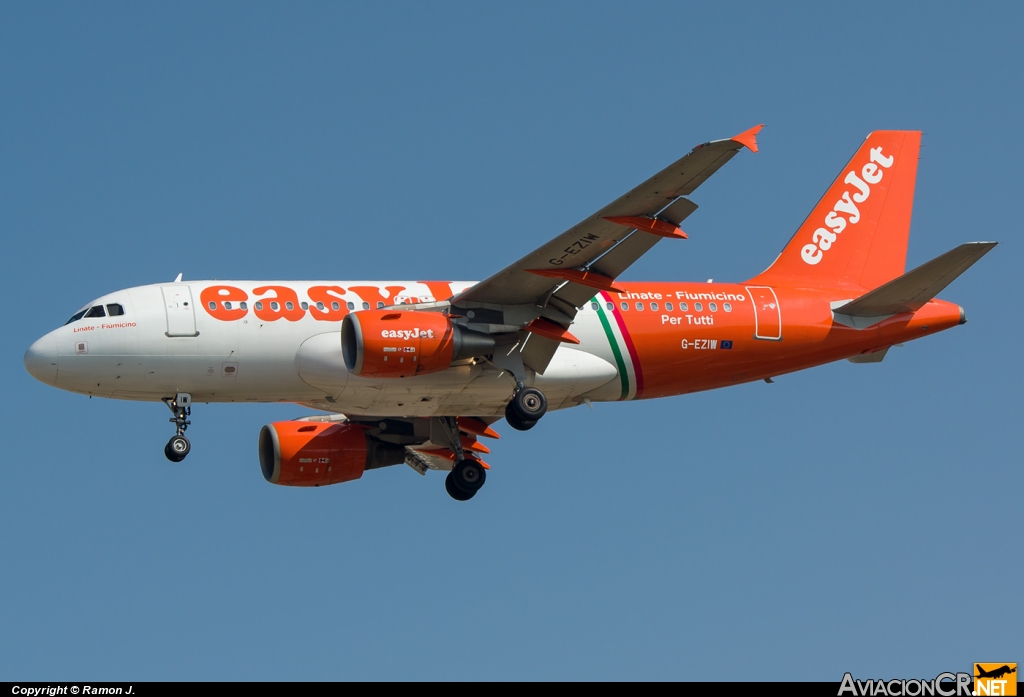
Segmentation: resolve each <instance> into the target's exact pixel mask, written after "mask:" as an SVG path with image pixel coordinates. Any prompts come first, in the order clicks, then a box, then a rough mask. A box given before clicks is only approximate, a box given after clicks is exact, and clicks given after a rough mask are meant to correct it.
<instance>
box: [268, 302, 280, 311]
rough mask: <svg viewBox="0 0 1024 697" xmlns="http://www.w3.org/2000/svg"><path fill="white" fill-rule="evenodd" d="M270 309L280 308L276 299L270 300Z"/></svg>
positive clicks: (276, 309)
mask: <svg viewBox="0 0 1024 697" xmlns="http://www.w3.org/2000/svg"><path fill="white" fill-rule="evenodd" d="M270 309H271V310H273V311H274V312H277V311H278V310H279V309H281V305H280V304H278V302H277V301H276V300H271V301H270Z"/></svg>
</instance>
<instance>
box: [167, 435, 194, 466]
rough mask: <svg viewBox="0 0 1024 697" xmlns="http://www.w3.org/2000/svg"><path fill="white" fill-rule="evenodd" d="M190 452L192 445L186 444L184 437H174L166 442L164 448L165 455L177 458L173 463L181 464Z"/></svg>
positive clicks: (186, 440)
mask: <svg viewBox="0 0 1024 697" xmlns="http://www.w3.org/2000/svg"><path fill="white" fill-rule="evenodd" d="M191 450H192V444H191V443H189V442H188V438H186V437H185V436H174V437H173V438H171V439H170V440H169V441H167V446H166V448H164V452H165V453H173V454H174V457H175V458H177V459H176V460H174V462H181V461H182V460H184V459H185V457H186V456H187V455H188V454H189V451H191Z"/></svg>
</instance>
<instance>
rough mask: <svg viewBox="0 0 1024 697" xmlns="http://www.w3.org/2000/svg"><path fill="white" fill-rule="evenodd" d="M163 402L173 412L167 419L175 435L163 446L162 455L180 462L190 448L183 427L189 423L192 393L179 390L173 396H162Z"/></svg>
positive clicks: (172, 460) (190, 445) (186, 426)
mask: <svg viewBox="0 0 1024 697" xmlns="http://www.w3.org/2000/svg"><path fill="white" fill-rule="evenodd" d="M163 403H164V404H166V405H167V408H168V409H170V410H171V413H172V414H174V416H172V417H171V418H170V419H168V421H170V422H171V423H172V424H174V430H175V435H174V436H173V437H172V438H171V439H170V440H169V441H167V445H165V446H164V455H165V456H166V457H167V459H168V460H170V461H171V462H181V461H182V460H184V459H185V456H186V455H188V453H189V451H190V450H192V444H191V443H189V442H188V438H186V437H185V429H186V428H188V427H189V426H190V425H191V423H192V422H191V421H189V420H188V417H190V416H191V415H192V395H190V394H189V393H188V392H179V393H178V394H176V395H174V397H164V398H163Z"/></svg>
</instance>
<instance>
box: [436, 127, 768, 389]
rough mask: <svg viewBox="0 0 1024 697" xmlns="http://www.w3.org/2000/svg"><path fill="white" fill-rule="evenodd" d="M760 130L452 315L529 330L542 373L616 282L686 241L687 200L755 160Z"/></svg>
mask: <svg viewBox="0 0 1024 697" xmlns="http://www.w3.org/2000/svg"><path fill="white" fill-rule="evenodd" d="M761 128H762V126H755V127H754V128H751V129H750V130H749V131H745V132H743V133H741V134H739V135H737V136H734V137H733V138H729V139H726V140H715V141H711V142H710V143H704V144H703V145H698V146H697V147H695V148H694V149H693V150H691V151H690V152H689V153H688V154H686V155H685V156H683V157H682V158H680V159H679V160H677V161H676V162H674V163H673V164H671V165H670V166H668V167H666V168H665V169H663V170H662V171H660V172H658V173H657V174H655V175H654V176H653V177H651V178H650V179H648V180H647V181H645V182H644V183H643V184H641V185H639V186H637V187H636V188H635V189H633V190H632V191H630V192H629V193H627V194H625V195H623V196H621V197H619V198H618V199H616V200H615V201H613V202H612V203H610V204H608V205H607V206H605V207H604V208H602V209H601V210H599V211H597V212H596V213H594V214H593V215H591V216H590V217H588V218H586V219H585V220H583V221H582V222H581V223H579V224H578V225H575V226H574V227H572V228H570V229H569V230H567V231H566V232H564V233H562V234H561V235H559V236H558V237H556V238H555V239H553V240H552V241H551V242H548V243H547V244H545V245H543V246H542V247H540V248H539V249H536V250H534V251H533V252H530V253H529V254H527V255H526V256H525V257H523V258H522V259H520V260H519V261H517V262H515V263H514V264H511V265H510V266H508V267H506V268H504V269H502V270H501V271H499V272H498V273H496V274H494V275H493V276H491V277H490V278H488V279H486V280H484V281H481V282H480V283H477V284H476V285H474V286H472V287H471V288H468V289H467V290H465V291H464V292H462V293H460V294H459V295H457V296H455V297H454V298H452V299H451V305H452V312H453V314H455V315H463V316H467V314H468V310H469V309H476V308H482V309H484V310H485V311H486V310H490V312H485V313H483V314H484V315H485V316H486V320H483V319H482V318H481V320H478V321H477V322H472V321H471V322H469V325H470V326H471V327H472V326H473V325H474V324H477V325H479V326H478V327H477V328H479V329H481V330H484V331H491V332H495V331H500V330H502V329H504V330H505V331H509V332H511V331H518V330H520V329H524V328H525V330H526V331H527V332H528V333H531V334H533V336H532V337H530V341H529V342H526V341H525V338H526V337H522V336H521V337H520V339H519V343H520V350H521V352H522V358H523V362H524V364H525V365H527V366H528V367H531V368H533V369H534V370H536V371H537V372H543V371H544V369H545V368H546V367H547V364H548V362H549V361H550V359H551V356H552V355H553V354H554V352H555V349H557V348H558V344H559V343H560V342H562V341H572V340H573V339H572V338H571V334H568V333H567V330H568V328H569V325H570V324H571V323H572V320H573V318H574V317H575V315H576V312H577V310H578V309H579V308H580V307H582V306H583V305H584V304H585V303H586V302H587V301H588V300H590V299H591V298H592V297H594V293H595V291H597V290H613V291H614V290H615V287H614V285H613V282H614V280H615V278H617V277H618V276H619V274H621V273H622V272H623V271H625V270H626V269H627V268H628V267H629V266H630V265H631V264H632V263H633V262H635V261H636V260H637V259H639V258H640V257H641V256H642V255H643V254H645V253H646V252H647V251H648V250H650V249H651V248H652V247H653V246H654V245H655V244H657V243H658V242H659V241H660V240H661V239H662V238H663V237H669V238H685V237H686V234H685V233H683V232H682V230H680V229H679V225H680V223H682V221H683V220H685V219H686V217H687V216H688V215H690V214H691V213H692V212H693V211H695V210H696V209H697V206H696V204H694V203H692V202H691V201H689V200H688V199H686V198H683V197H685V196H687V195H688V194H690V193H692V192H693V191H694V190H695V189H696V188H697V187H698V186H700V185H701V184H703V183H704V181H705V180H706V179H707V178H708V177H710V176H711V175H712V174H714V173H715V172H717V171H718V169H719V168H720V167H721V166H722V165H724V164H725V163H726V162H728V161H729V160H731V159H732V157H733V156H734V155H735V154H736V153H737V152H739V151H740V150H741V149H742V148H744V147H747V148H749V149H750V150H752V151H753V152H757V140H756V135H757V133H758V132H759V131H760V130H761ZM477 315H481V313H480V312H479V311H477V312H474V316H477ZM538 318H539V319H538ZM552 323H553V324H555V325H559V327H560V330H561V331H560V330H559V328H558V327H552V326H550V325H551V324H552ZM563 332H564V333H563ZM559 334H561V336H559ZM526 344H528V348H522V346H523V345H526Z"/></svg>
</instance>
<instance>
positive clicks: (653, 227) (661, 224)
mask: <svg viewBox="0 0 1024 697" xmlns="http://www.w3.org/2000/svg"><path fill="white" fill-rule="evenodd" d="M605 220H607V221H608V222H610V223H617V224H619V225H625V226H626V227H635V228H636V229H637V230H643V231H644V232H650V233H652V234H655V235H659V236H661V237H670V238H673V239H677V240H685V239H687V236H686V233H685V232H683V231H682V230H680V229H679V228H677V227H676V226H675V225H673V224H672V223H670V222H668V221H665V220H658V219H657V218H649V217H647V216H645V215H643V216H641V215H615V216H611V217H609V218H605Z"/></svg>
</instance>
